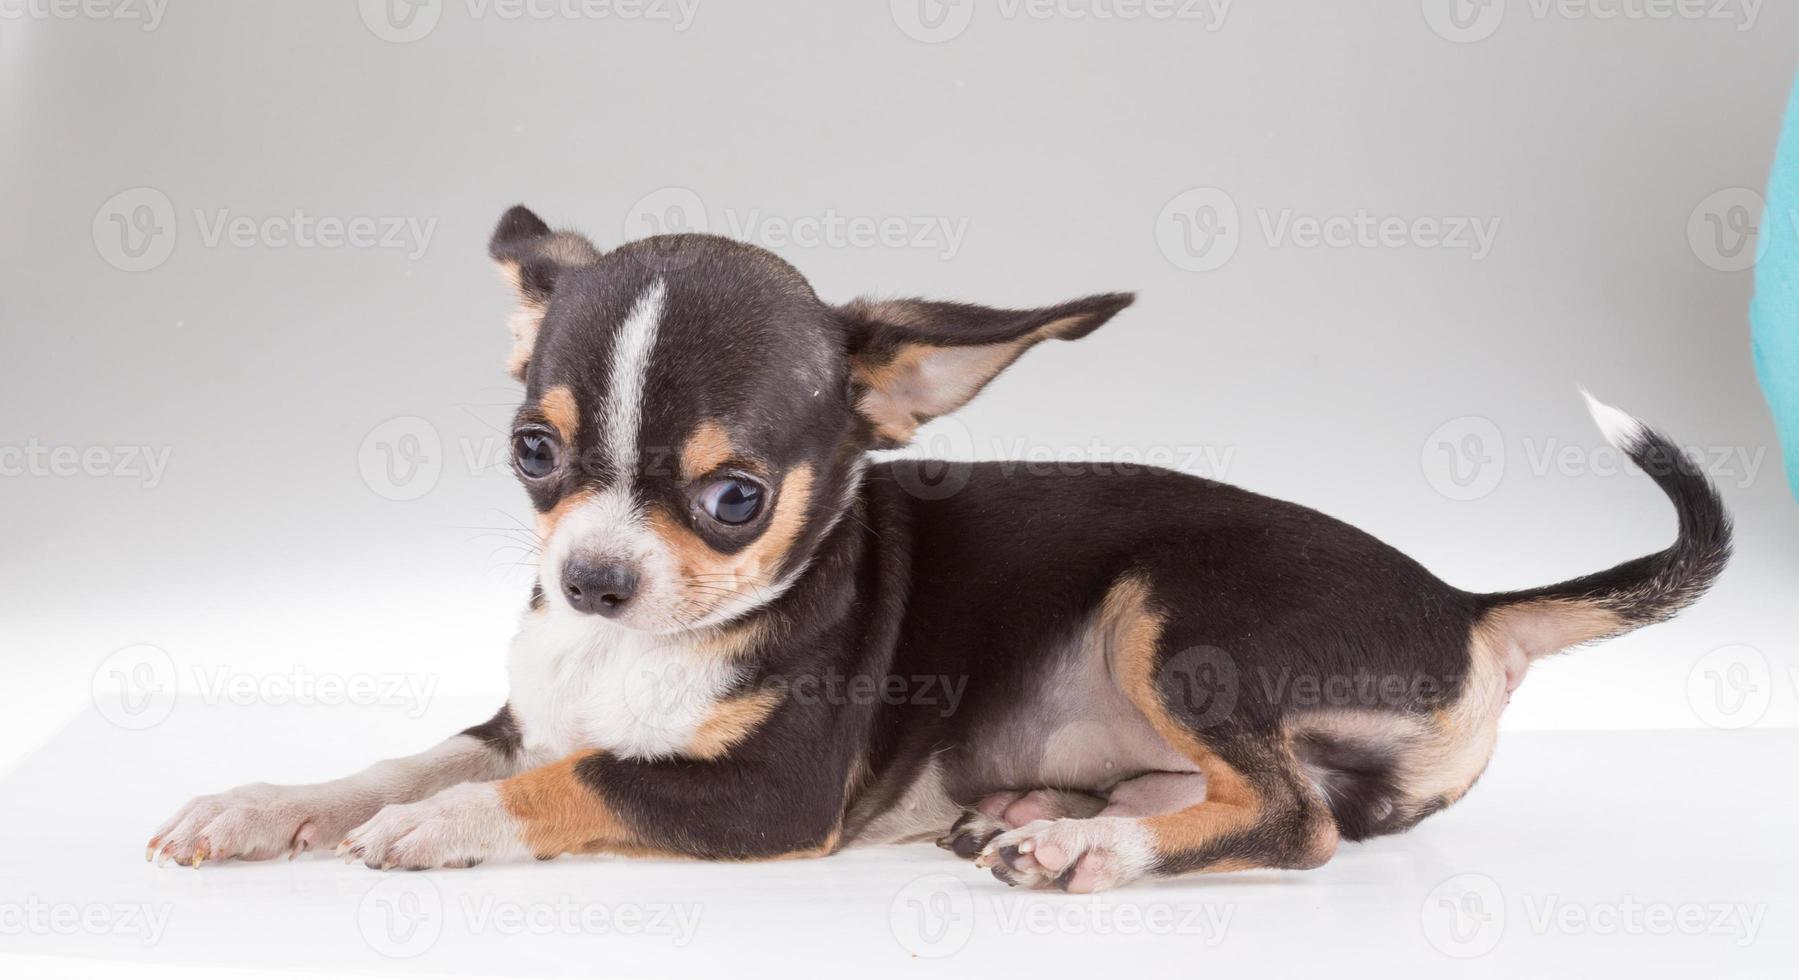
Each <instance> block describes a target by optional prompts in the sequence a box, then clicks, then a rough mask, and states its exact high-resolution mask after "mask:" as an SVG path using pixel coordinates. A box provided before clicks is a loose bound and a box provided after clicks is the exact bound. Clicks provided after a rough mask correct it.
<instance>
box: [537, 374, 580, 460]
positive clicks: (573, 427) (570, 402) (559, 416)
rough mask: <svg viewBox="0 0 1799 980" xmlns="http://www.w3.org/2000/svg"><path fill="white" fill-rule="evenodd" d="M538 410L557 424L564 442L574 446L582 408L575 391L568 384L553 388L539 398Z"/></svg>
mask: <svg viewBox="0 0 1799 980" xmlns="http://www.w3.org/2000/svg"><path fill="white" fill-rule="evenodd" d="M537 410H538V411H539V412H541V413H543V417H544V421H546V422H548V423H550V424H551V425H552V426H555V428H556V434H557V435H559V436H561V437H562V444H563V445H564V446H569V447H573V446H574V444H575V436H576V435H577V434H578V433H579V431H580V428H581V409H580V406H579V405H577V404H576V402H575V393H574V391H572V390H571V389H570V388H569V386H568V385H557V386H555V387H554V388H551V389H550V390H549V391H546V392H544V393H543V397H542V398H539V399H538V400H537ZM571 451H572V450H571Z"/></svg>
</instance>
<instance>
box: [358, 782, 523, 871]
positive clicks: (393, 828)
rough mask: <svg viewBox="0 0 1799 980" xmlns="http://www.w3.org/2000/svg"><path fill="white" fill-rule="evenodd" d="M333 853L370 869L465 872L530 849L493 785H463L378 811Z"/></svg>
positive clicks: (496, 787) (520, 854)
mask: <svg viewBox="0 0 1799 980" xmlns="http://www.w3.org/2000/svg"><path fill="white" fill-rule="evenodd" d="M338 853H340V854H346V855H349V856H351V857H353V858H355V859H358V860H361V861H362V862H363V863H364V864H366V865H368V866H369V867H371V868H441V867H467V866H468V865H471V864H479V863H480V862H482V861H486V860H488V859H490V858H492V859H498V860H513V859H518V858H523V857H526V856H528V855H529V854H530V849H529V848H527V847H526V846H525V841H524V838H523V836H522V835H521V834H520V833H519V828H518V821H516V820H514V819H513V817H512V814H510V813H508V812H506V805H505V803H503V802H502V801H501V800H500V793H499V789H498V784H496V783H463V784H462V785H460V786H452V787H450V788H449V789H446V790H444V791H443V792H441V793H438V794H437V795H435V796H431V797H428V798H426V799H423V800H420V801H419V802H417V803H402V804H396V805H394V806H389V807H384V808H382V810H381V812H380V813H377V814H375V816H374V817H373V818H371V819H370V820H369V821H368V822H367V823H365V824H363V825H362V826H360V827H357V828H356V829H355V830H352V831H350V834H349V836H348V837H346V838H344V841H343V843H342V844H341V845H339V847H338Z"/></svg>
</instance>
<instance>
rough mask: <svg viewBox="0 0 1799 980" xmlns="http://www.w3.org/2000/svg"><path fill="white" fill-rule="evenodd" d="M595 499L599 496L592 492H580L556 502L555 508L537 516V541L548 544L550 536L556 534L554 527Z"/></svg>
mask: <svg viewBox="0 0 1799 980" xmlns="http://www.w3.org/2000/svg"><path fill="white" fill-rule="evenodd" d="M597 499H599V494H597V493H593V492H592V491H581V492H579V493H571V494H569V495H568V496H566V497H564V498H562V499H561V500H558V501H556V506H554V507H551V508H550V509H549V510H547V511H544V512H543V513H541V514H539V515H537V540H538V541H540V542H542V543H544V544H548V543H549V540H550V535H552V534H554V533H556V525H558V524H560V523H562V519H563V518H564V517H567V516H568V515H569V514H570V513H571V512H573V511H574V510H576V509H577V508H579V507H580V506H581V505H583V504H589V503H592V502H593V501H595V500H597Z"/></svg>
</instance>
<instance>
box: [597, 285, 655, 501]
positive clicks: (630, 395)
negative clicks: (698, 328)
mask: <svg viewBox="0 0 1799 980" xmlns="http://www.w3.org/2000/svg"><path fill="white" fill-rule="evenodd" d="M665 292H666V290H665V289H664V287H663V282H662V280H661V279H657V280H656V281H655V282H653V283H651V284H650V288H648V289H646V290H644V291H643V294H642V295H641V296H639V297H637V302H636V303H635V304H634V305H632V307H631V313H630V315H629V316H627V317H625V324H624V326H622V327H620V328H619V332H618V337H617V339H616V340H614V341H613V344H612V377H611V381H612V383H611V386H610V389H609V392H608V394H607V396H606V410H605V414H604V415H603V416H602V419H601V421H602V425H603V426H604V428H605V436H606V454H607V455H608V456H610V457H611V459H612V466H613V469H614V471H615V472H616V473H617V474H618V482H619V484H620V485H622V486H629V485H630V482H631V478H632V476H633V475H634V474H636V472H637V433H638V430H639V429H640V428H641V427H642V425H643V384H644V379H645V378H646V377H648V376H649V369H650V350H651V349H652V348H654V347H655V346H656V330H657V328H658V327H659V326H660V325H661V323H662V297H663V295H664V293H665Z"/></svg>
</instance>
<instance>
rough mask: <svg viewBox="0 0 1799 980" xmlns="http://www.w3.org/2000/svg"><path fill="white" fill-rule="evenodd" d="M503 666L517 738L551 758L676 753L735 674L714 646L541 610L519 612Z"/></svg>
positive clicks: (648, 756)
mask: <svg viewBox="0 0 1799 980" xmlns="http://www.w3.org/2000/svg"><path fill="white" fill-rule="evenodd" d="M509 673H510V683H511V692H510V695H509V698H508V701H509V703H510V704H511V706H512V716H513V718H514V720H515V721H516V722H517V723H518V726H519V733H520V735H521V736H522V738H523V739H524V743H525V747H526V748H527V749H529V750H532V751H534V752H537V753H541V754H545V755H551V756H555V757H560V756H563V755H567V754H569V753H571V752H575V751H579V750H585V749H605V750H607V751H609V752H612V753H615V754H617V755H620V756H623V757H626V758H655V757H666V756H672V755H679V754H681V753H682V752H683V751H684V750H685V749H686V748H687V747H688V745H689V744H691V742H692V741H693V738H694V734H695V732H696V731H697V730H698V729H699V727H700V725H701V724H703V723H704V722H705V720H706V718H707V717H708V716H709V715H710V714H711V713H712V711H713V709H714V707H715V706H716V705H717V703H718V701H719V699H720V698H721V697H723V696H724V694H725V693H726V692H727V691H728V690H729V689H730V687H731V684H732V682H733V681H735V680H736V678H737V668H736V667H734V666H731V665H730V664H728V663H726V662H724V661H723V660H722V659H721V658H719V657H718V656H716V655H711V656H708V655H705V654H703V653H700V652H697V651H695V650H693V649H692V648H691V647H689V646H687V645H685V644H682V643H679V642H670V641H669V640H667V639H665V638H662V637H658V636H654V635H650V634H645V633H639V632H635V631H632V630H625V629H621V628H618V627H616V626H613V625H612V624H610V623H607V622H605V621H604V620H600V619H596V618H594V617H591V616H575V615H570V614H559V613H558V612H555V611H549V610H545V611H539V612H534V613H531V614H528V615H527V616H526V617H525V624H524V626H523V628H522V629H521V630H520V631H519V634H518V636H517V637H516V638H515V639H514V640H513V642H512V655H511V661H510V664H509Z"/></svg>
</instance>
